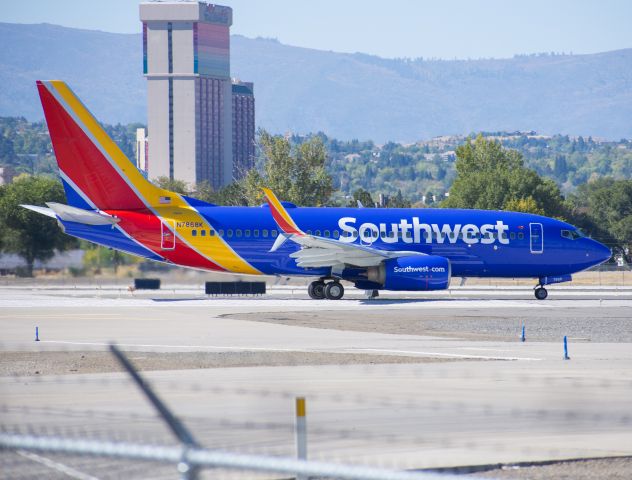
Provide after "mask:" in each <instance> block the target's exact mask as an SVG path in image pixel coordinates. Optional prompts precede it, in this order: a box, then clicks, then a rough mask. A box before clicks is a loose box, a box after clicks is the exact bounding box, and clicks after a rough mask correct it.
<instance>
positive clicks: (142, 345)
mask: <svg viewBox="0 0 632 480" xmlns="http://www.w3.org/2000/svg"><path fill="white" fill-rule="evenodd" d="M40 343H59V344H65V345H88V346H96V347H109V346H110V343H104V342H67V341H63V340H42V341H41V342H40ZM116 345H117V346H118V347H132V348H175V349H177V348H196V349H200V350H204V349H206V350H239V351H248V350H261V351H264V352H312V351H321V350H306V349H304V348H268V347H230V346H228V347H220V346H216V345H157V344H156V345H155V344H141V343H117V344H116Z"/></svg>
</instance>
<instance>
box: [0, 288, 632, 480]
mask: <svg viewBox="0 0 632 480" xmlns="http://www.w3.org/2000/svg"><path fill="white" fill-rule="evenodd" d="M481 291H482V292H483V294H482V295H478V294H480V293H481ZM631 293H632V292H630V290H614V289H599V288H595V289H586V288H582V289H581V290H567V291H564V290H559V291H554V290H553V289H552V290H551V292H550V297H549V299H548V300H546V301H544V302H539V301H536V300H535V299H533V300H532V299H531V298H530V296H529V294H531V292H530V291H529V290H524V289H522V290H520V289H507V290H506V291H500V292H499V291H497V292H491V291H489V289H480V290H477V289H469V290H465V289H463V290H460V291H459V290H455V291H452V292H451V293H449V294H446V292H444V295H443V296H439V295H434V294H433V295H409V294H407V295H401V296H397V295H388V296H383V297H382V299H380V300H377V301H367V300H364V299H362V296H361V292H352V293H351V295H349V296H348V297H347V298H348V299H345V300H342V301H337V302H335V301H322V302H318V301H310V300H308V299H307V295H306V294H305V293H304V292H303V291H300V290H299V289H296V291H292V290H291V289H289V288H280V289H275V290H273V291H272V292H271V293H270V295H267V296H264V297H255V298H248V297H244V298H210V299H209V298H206V297H205V296H201V295H199V292H197V293H196V292H194V291H193V290H187V289H186V288H179V287H174V288H173V289H172V290H171V291H169V290H165V291H163V292H160V293H143V294H138V293H134V294H132V293H130V292H125V291H120V289H118V290H117V289H115V288H112V289H109V290H108V289H102V290H101V291H97V290H94V289H87V288H86V289H63V288H56V289H45V288H35V289H27V288H24V287H20V288H4V289H2V290H1V291H0V306H1V310H0V325H1V326H2V332H3V333H2V345H1V347H0V348H1V353H0V356H1V358H3V362H2V363H3V369H4V370H3V372H4V373H3V375H5V376H4V377H1V378H0V394H1V397H2V400H1V402H0V403H1V404H2V405H1V406H0V415H1V417H2V419H1V422H0V423H2V424H3V425H4V426H5V428H19V429H24V428H27V427H28V428H31V429H33V430H36V431H43V432H51V431H53V430H55V429H61V430H64V431H67V432H69V434H72V435H78V434H80V433H86V434H88V435H90V436H91V437H92V438H94V437H96V438H123V439H136V440H143V441H151V442H153V443H155V442H160V443H170V442H171V441H172V440H171V438H170V436H169V434H168V432H167V431H166V430H165V427H164V426H163V425H162V424H161V423H160V422H159V421H158V420H157V419H156V417H155V415H154V412H153V411H152V410H151V408H150V407H149V406H148V405H147V403H146V401H145V400H144V399H143V398H142V396H141V395H140V394H139V393H138V392H137V391H136V389H135V388H134V386H133V385H131V384H130V383H129V381H128V379H127V378H126V376H125V375H124V374H123V373H120V372H118V371H115V370H116V368H115V367H113V366H112V365H113V364H106V362H105V361H104V360H103V359H104V358H106V356H105V354H104V353H102V352H104V351H105V350H106V349H107V345H108V344H109V342H111V341H115V342H116V343H117V344H119V345H120V346H121V348H122V349H123V350H125V351H128V353H129V356H130V357H131V358H132V361H134V359H136V361H137V362H138V363H139V365H140V366H141V368H143V369H144V370H145V371H144V373H143V374H144V375H145V376H146V377H147V378H149V379H150V380H151V382H152V384H153V385H154V386H155V387H156V390H157V391H158V393H159V394H160V395H161V396H163V397H164V398H165V400H166V401H167V403H168V404H169V405H170V406H171V407H172V408H173V410H174V411H175V412H176V413H177V414H178V415H179V416H181V417H182V418H183V419H184V420H185V422H186V423H187V424H188V425H189V426H190V428H191V430H192V431H193V433H194V435H196V436H197V437H198V438H199V439H200V442H201V443H202V444H203V445H205V446H208V447H212V448H225V449H230V450H232V451H237V452H239V451H244V452H250V453H270V454H285V455H293V454H294V438H293V400H294V397H296V396H305V397H306V398H307V402H308V425H309V456H310V458H314V459H321V460H330V461H346V462H351V463H363V464H373V465H382V466H391V467H395V468H414V469H418V468H438V467H451V466H464V465H484V464H494V463H496V464H497V463H513V462H525V461H527V462H529V461H542V460H552V459H566V458H586V457H612V456H619V455H632V434H631V433H630V431H631V429H630V427H631V426H632V410H630V403H629V399H630V396H631V394H632V368H631V367H632V348H631V345H630V344H631V343H632V341H631V340H630V332H631V331H632V314H631V313H632V300H631V299H630V298H631V297H632V295H631ZM386 297H388V298H386ZM477 297H478V298H477ZM523 323H526V333H527V341H526V342H520V341H519V338H518V337H519V335H520V329H521V325H522V324H523ZM477 325H480V326H481V327H480V328H479V327H477ZM36 326H37V327H38V328H39V335H40V341H39V342H35V341H33V340H34V330H35V327H36ZM563 335H567V336H568V338H569V339H570V343H569V355H570V357H571V359H570V360H563V358H562V357H563V349H562V336H563ZM18 354H20V355H26V356H27V358H28V361H20V362H17V361H15V360H14V359H15V358H17V357H16V355H18ZM57 354H61V355H63V356H66V357H67V358H66V359H65V360H64V361H63V362H59V363H55V362H57V360H55V361H53V360H52V358H53V357H52V355H57ZM144 354H146V355H148V357H146V358H144V357H143V355H144ZM47 355H49V357H47ZM99 355H100V356H99ZM81 356H83V357H85V358H84V359H81ZM21 358H22V357H21ZM38 359H39V360H40V361H39V362H38ZM47 359H48V360H47ZM158 360H161V361H160V362H158ZM89 361H90V362H92V363H91V364H90V368H89V369H88V368H86V366H85V365H83V364H82V362H89ZM154 362H156V366H157V367H158V369H157V368H150V367H152V363H154ZM82 365H83V366H82ZM143 365H144V366H145V367H143ZM71 367H72V368H71ZM12 368H13V371H12ZM73 370H74V371H73ZM36 371H37V372H39V373H35V372H36ZM82 372H84V373H82ZM16 375H17V376H16ZM71 460H72V459H71ZM22 461H25V462H26V461H29V460H28V459H23V460H22ZM73 461H74V460H73ZM73 465H76V463H72V465H71V466H73ZM42 468H45V467H42ZM82 468H84V470H85V469H87V470H88V473H90V474H91V475H93V476H95V477H97V478H99V476H100V474H102V473H103V472H104V471H105V470H106V469H110V470H111V469H112V468H119V473H121V474H122V475H125V476H128V477H129V478H140V477H138V476H136V477H135V474H134V472H133V469H131V467H129V469H128V470H125V469H126V468H128V467H125V466H124V465H123V466H122V465H121V464H114V463H113V462H106V463H105V464H103V463H101V464H99V465H92V466H90V465H87V466H86V465H83V464H82ZM157 468H158V467H157ZM99 469H102V470H99ZM160 471H162V470H160ZM143 473H144V472H143ZM141 476H142V475H141ZM156 476H157V477H159V476H160V475H159V470H156Z"/></svg>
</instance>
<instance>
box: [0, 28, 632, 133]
mask: <svg viewBox="0 0 632 480" xmlns="http://www.w3.org/2000/svg"><path fill="white" fill-rule="evenodd" d="M0 44H1V45H3V48H2V49H0V81H1V82H2V83H1V84H2V90H1V91H0V115H5V116H7V115H23V116H25V117H27V118H29V119H37V118H41V117H42V112H41V108H40V107H39V104H38V102H37V98H36V92H35V88H34V84H33V82H34V81H35V79H37V78H62V79H64V80H66V81H68V82H69V83H70V84H71V85H72V86H73V88H74V89H75V90H76V92H77V93H78V94H79V95H80V96H81V97H82V98H83V99H84V100H85V102H86V103H87V104H88V105H89V106H90V108H91V109H92V110H93V112H94V113H95V115H97V117H98V118H99V119H100V120H102V121H104V122H108V123H117V122H121V123H128V122H132V121H141V122H144V121H145V116H146V106H145V102H146V94H145V82H146V81H145V79H144V78H143V76H142V73H141V72H142V70H141V69H142V58H141V56H142V45H141V38H140V35H123V34H113V33H104V32H96V31H88V30H77V29H70V28H65V27H59V26H54V25H47V24H42V25H21V24H20V25H18V24H6V23H4V24H0ZM231 49H232V54H231V57H232V58H231V61H232V65H231V70H232V73H233V75H234V76H236V77H239V78H241V79H243V80H247V81H254V82H255V96H256V102H257V104H256V110H257V124H258V126H260V127H263V128H266V129H268V130H270V131H272V132H279V133H284V132H287V131H292V132H297V133H306V132H315V131H319V130H320V131H323V132H325V133H327V134H328V135H330V136H334V137H337V138H342V139H350V138H360V139H372V140H374V141H376V142H380V143H381V142H385V141H387V140H394V141H403V142H412V141H415V140H418V139H422V138H429V137H432V136H436V135H444V134H467V133H470V132H474V131H481V130H484V131H496V130H523V131H528V130H535V131H538V132H541V133H544V134H552V133H565V134H571V135H584V136H591V135H592V136H594V137H604V138H610V139H618V138H621V137H628V138H629V137H632V123H631V122H630V118H632V48H631V49H625V50H618V51H613V52H605V53H598V54H590V55H537V56H533V55H530V56H516V57H514V58H511V59H498V60H494V59H484V60H450V61H446V60H422V59H418V60H406V59H384V58H380V57H375V56H370V55H365V54H360V53H356V54H344V53H335V52H326V51H319V50H312V49H306V48H298V47H292V46H288V45H283V44H281V43H279V42H277V41H275V40H269V39H260V38H258V39H249V38H245V37H242V36H238V35H234V36H233V37H232V44H231Z"/></svg>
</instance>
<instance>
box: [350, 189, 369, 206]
mask: <svg viewBox="0 0 632 480" xmlns="http://www.w3.org/2000/svg"><path fill="white" fill-rule="evenodd" d="M358 200H360V203H362V205H363V206H365V207H375V202H374V201H373V197H371V194H370V193H369V192H367V191H366V190H365V189H364V188H358V189H357V190H356V191H355V192H353V198H352V199H351V200H349V206H350V207H357V206H358Z"/></svg>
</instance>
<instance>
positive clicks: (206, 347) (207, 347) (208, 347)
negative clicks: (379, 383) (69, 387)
mask: <svg viewBox="0 0 632 480" xmlns="http://www.w3.org/2000/svg"><path fill="white" fill-rule="evenodd" d="M40 343H56V344H62V345H87V346H93V347H108V346H110V344H109V343H105V342H70V341H64V340H42V341H41V342H40ZM116 345H117V346H119V347H131V348H173V349H180V348H195V349H199V350H219V351H221V350H229V351H262V352H323V353H327V352H330V353H336V352H359V351H363V352H385V353H401V354H406V355H410V354H413V355H420V356H430V357H451V358H475V359H480V360H527V361H540V360H542V359H541V358H530V357H500V356H488V355H461V354H458V353H441V352H421V351H417V350H391V349H384V348H344V347H340V348H310V349H306V348H271V347H250V346H242V347H233V346H217V345H160V344H142V343H117V344H116Z"/></svg>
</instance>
